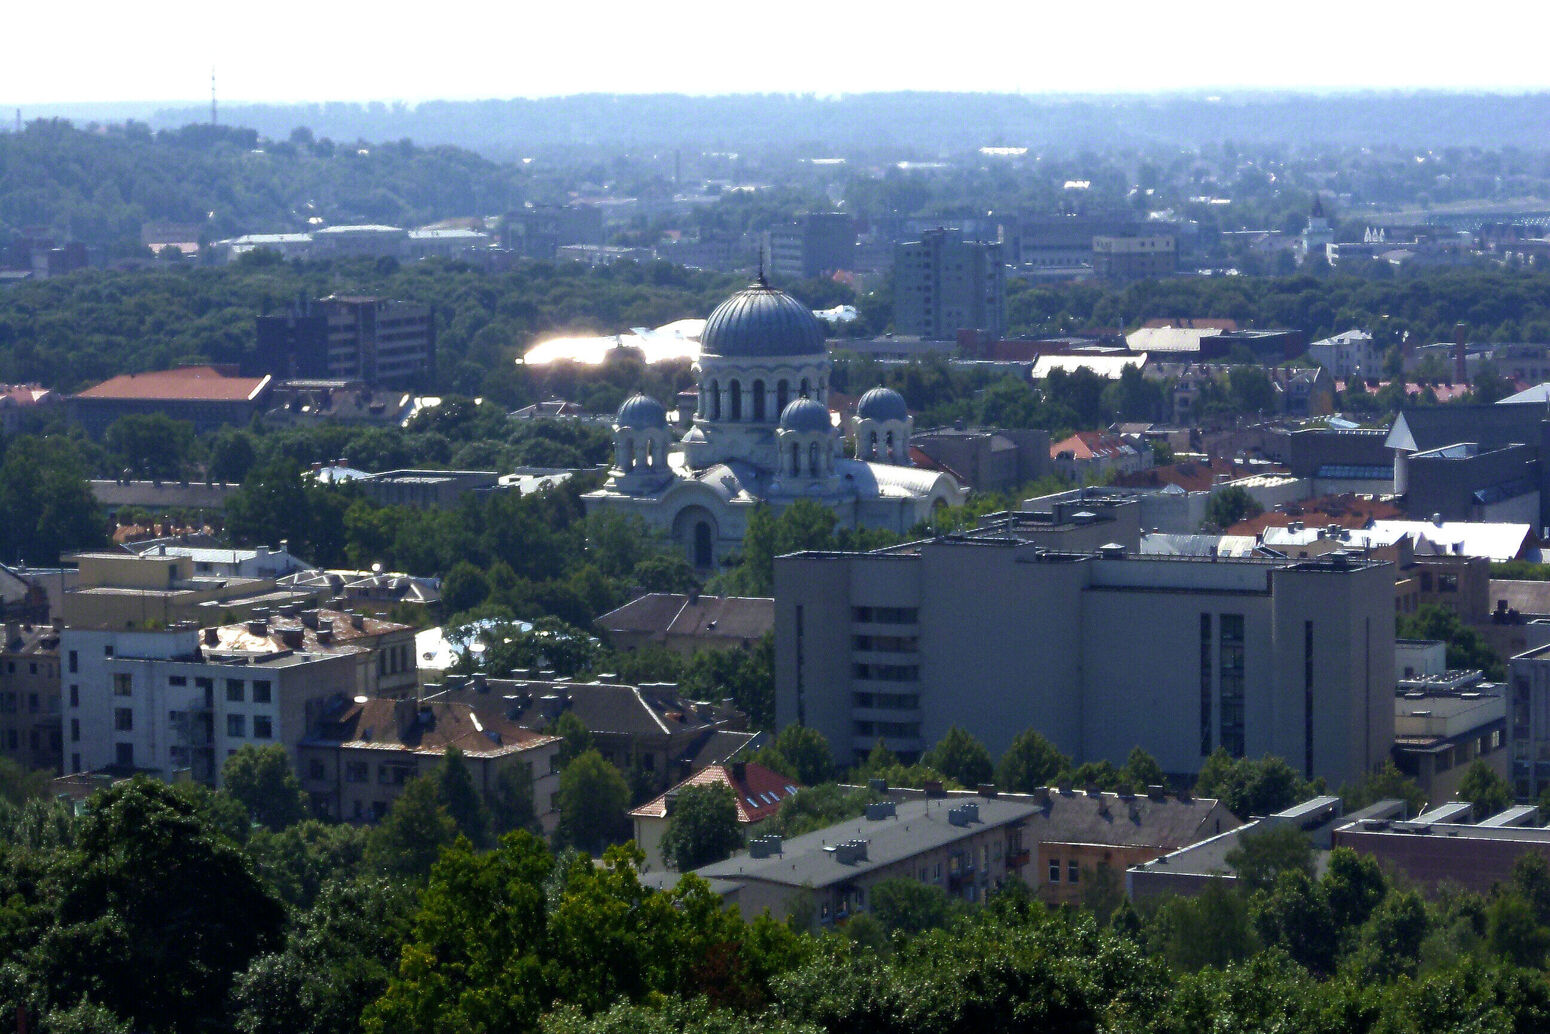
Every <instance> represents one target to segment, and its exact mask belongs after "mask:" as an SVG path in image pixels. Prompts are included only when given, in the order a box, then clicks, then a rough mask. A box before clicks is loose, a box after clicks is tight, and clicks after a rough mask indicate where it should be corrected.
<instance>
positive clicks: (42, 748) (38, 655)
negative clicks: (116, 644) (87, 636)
mask: <svg viewBox="0 0 1550 1034" xmlns="http://www.w3.org/2000/svg"><path fill="white" fill-rule="evenodd" d="M0 757H6V758H10V759H11V760H12V761H15V762H16V763H17V764H19V765H21V766H22V767H23V768H26V769H32V770H41V771H46V772H56V773H57V772H58V771H59V767H60V725H59V630H58V629H57V628H55V627H54V626H53V625H34V624H26V623H22V622H15V621H13V622H8V623H7V624H6V626H5V642H4V643H3V644H0Z"/></svg>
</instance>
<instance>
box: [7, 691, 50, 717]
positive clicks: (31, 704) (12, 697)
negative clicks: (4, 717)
mask: <svg viewBox="0 0 1550 1034" xmlns="http://www.w3.org/2000/svg"><path fill="white" fill-rule="evenodd" d="M20 704H21V694H19V693H14V692H9V693H5V694H3V695H0V713H3V714H15V713H16V712H17V709H18V707H19V706H20ZM41 709H42V701H41V700H40V699H39V697H38V694H36V693H28V694H27V713H28V714H37V713H38V711H39V710H41Z"/></svg>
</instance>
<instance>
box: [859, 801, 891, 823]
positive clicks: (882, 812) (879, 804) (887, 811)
mask: <svg viewBox="0 0 1550 1034" xmlns="http://www.w3.org/2000/svg"><path fill="white" fill-rule="evenodd" d="M896 815H898V809H897V808H896V807H895V806H894V803H893V802H892V801H873V802H872V803H871V804H868V805H867V806H866V817H867V820H868V821H869V822H877V821H880V820H882V819H891V818H894V817H895V816H896Z"/></svg>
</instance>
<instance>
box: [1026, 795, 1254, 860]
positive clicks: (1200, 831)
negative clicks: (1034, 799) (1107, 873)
mask: <svg viewBox="0 0 1550 1034" xmlns="http://www.w3.org/2000/svg"><path fill="white" fill-rule="evenodd" d="M1240 824H1241V823H1240V821H1239V819H1238V817H1237V816H1235V815H1234V814H1233V813H1232V812H1230V811H1228V810H1227V807H1226V806H1225V805H1220V804H1219V802H1217V801H1214V800H1211V799H1209V798H1190V799H1189V800H1179V799H1178V798H1177V797H1174V796H1168V795H1163V796H1160V797H1148V796H1145V795H1143V794H1137V795H1135V796H1133V797H1122V796H1120V795H1119V794H1114V793H1100V794H1087V793H1083V792H1080V791H1075V790H1071V791H1065V792H1062V791H1060V790H1050V791H1049V799H1048V801H1047V802H1045V803H1044V804H1043V806H1042V807H1041V809H1040V811H1039V812H1037V813H1035V814H1034V815H1033V816H1032V817H1031V820H1030V821H1029V823H1028V826H1027V832H1028V837H1029V838H1030V839H1035V840H1038V841H1040V842H1041V843H1064V844H1104V845H1108V846H1114V847H1155V848H1158V849H1159V850H1168V851H1171V850H1173V849H1175V848H1178V847H1183V846H1184V845H1185V844H1192V843H1194V842H1195V841H1197V840H1200V839H1201V838H1203V837H1207V836H1215V835H1216V834H1217V833H1220V832H1222V830H1224V829H1232V828H1235V827H1237V826H1238V825H1240ZM1218 826H1220V828H1217V827H1218Z"/></svg>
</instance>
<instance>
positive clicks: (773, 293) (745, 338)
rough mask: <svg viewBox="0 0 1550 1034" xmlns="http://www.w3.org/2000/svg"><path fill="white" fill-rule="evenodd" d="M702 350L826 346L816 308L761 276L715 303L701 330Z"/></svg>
mask: <svg viewBox="0 0 1550 1034" xmlns="http://www.w3.org/2000/svg"><path fill="white" fill-rule="evenodd" d="M700 351H701V352H703V353H705V354H707V355H719V356H724V357H744V356H746V357H765V356H783V355H822V354H823V353H825V352H827V351H828V344H827V338H826V335H825V334H824V331H823V324H821V323H819V322H818V317H816V316H814V315H813V313H812V310H810V309H809V308H808V307H807V306H805V305H803V304H802V303H801V302H799V301H797V300H796V299H795V298H793V297H791V296H790V295H789V294H787V293H786V292H784V291H777V290H776V289H775V288H773V287H771V286H770V285H769V284H767V283H765V282H764V280H763V278H761V279H760V280H759V281H758V282H757V283H754V284H750V285H749V286H748V287H746V288H744V289H743V290H741V291H739V292H737V293H736V294H734V295H733V296H732V297H730V298H728V299H727V300H726V301H724V302H722V303H721V304H720V305H718V306H716V311H715V312H712V313H711V314H710V317H709V318H708V319H706V321H705V329H704V331H702V332H701V334H700Z"/></svg>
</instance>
